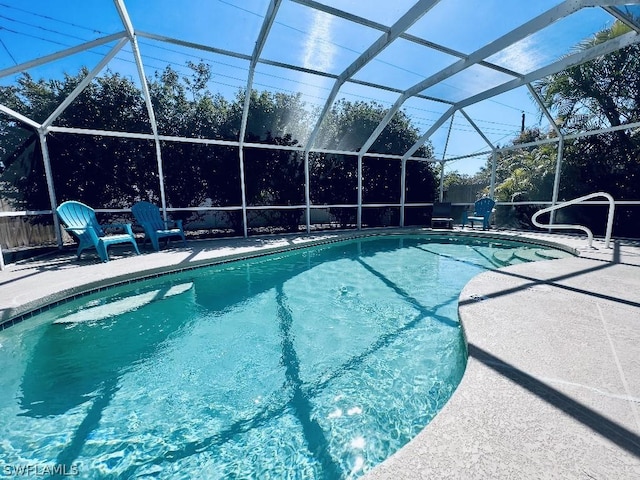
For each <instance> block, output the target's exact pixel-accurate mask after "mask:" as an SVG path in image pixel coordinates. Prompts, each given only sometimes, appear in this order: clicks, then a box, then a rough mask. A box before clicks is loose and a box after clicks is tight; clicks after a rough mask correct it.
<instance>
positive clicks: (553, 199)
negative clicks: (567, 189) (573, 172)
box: [549, 135, 564, 225]
mask: <svg viewBox="0 0 640 480" xmlns="http://www.w3.org/2000/svg"><path fill="white" fill-rule="evenodd" d="M563 155H564V137H563V136H562V135H560V140H559V141H558V158H557V159H556V173H555V177H554V179H553V194H552V195H551V206H554V205H555V204H556V203H558V194H559V192H560V172H561V169H562V157H563ZM555 213H556V212H555V210H552V211H551V212H550V213H549V215H550V218H549V225H553V222H554V220H555Z"/></svg>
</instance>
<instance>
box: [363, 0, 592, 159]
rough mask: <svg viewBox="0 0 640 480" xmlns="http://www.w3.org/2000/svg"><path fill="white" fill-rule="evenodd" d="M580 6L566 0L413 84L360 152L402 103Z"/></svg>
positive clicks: (374, 138) (367, 146)
mask: <svg viewBox="0 0 640 480" xmlns="http://www.w3.org/2000/svg"><path fill="white" fill-rule="evenodd" d="M583 4H584V2H582V1H578V0H566V1H565V2H563V3H561V4H560V5H557V6H555V7H553V8H551V9H549V10H547V11H546V12H544V13H542V14H541V15H538V16H537V17H536V18H534V19H532V20H530V21H528V22H527V23H525V24H523V25H521V26H520V27H518V28H516V29H515V30H512V31H511V32H509V33H507V34H506V35H503V36H502V37H500V38H498V39H496V40H494V41H493V42H491V43H489V44H487V45H485V46H484V47H482V48H480V49H478V50H476V51H475V52H473V53H472V54H470V55H468V56H467V57H465V58H462V59H460V60H458V61H457V62H455V63H453V64H452V65H449V66H448V67H446V68H443V69H442V70H440V71H439V72H437V73H435V74H433V75H431V76H430V77H427V78H425V79H424V80H422V81H420V82H418V83H416V84H415V85H413V86H412V87H411V88H409V89H407V90H406V91H405V92H403V94H402V95H401V96H400V98H398V100H396V102H395V103H394V104H393V106H392V107H391V109H390V110H389V111H388V112H387V114H386V115H385V117H384V118H383V119H382V121H381V122H380V124H379V125H378V126H377V127H376V129H375V130H374V131H373V133H372V134H371V136H370V137H369V138H368V139H367V141H366V142H365V143H364V145H363V147H362V148H361V149H360V151H361V152H362V151H365V152H366V151H367V150H369V148H371V145H373V142H375V140H376V138H378V136H380V134H381V133H382V131H383V130H384V128H385V127H386V126H387V124H388V123H389V122H390V121H391V118H392V117H393V116H394V115H395V114H396V112H397V111H398V110H399V109H400V107H401V106H402V105H403V104H404V102H405V101H406V100H407V99H409V98H411V97H413V96H415V95H417V94H418V93H420V92H422V91H423V90H426V89H427V88H429V87H432V86H433V85H436V84H437V83H440V82H442V81H443V80H446V79H447V78H449V77H451V76H452V75H455V74H456V73H459V72H461V71H463V70H465V69H467V68H469V67H471V66H473V65H476V64H479V63H480V62H482V61H484V59H485V58H487V57H489V56H491V55H493V54H495V53H498V52H499V51H501V50H504V49H505V48H506V47H508V46H509V45H511V44H513V43H514V42H517V41H518V40H522V39H523V38H526V37H528V36H529V35H531V34H533V33H535V32H536V31H538V30H540V29H541V28H544V27H546V26H548V25H551V24H552V23H554V22H556V21H558V20H560V19H561V18H563V17H566V16H568V15H571V14H572V13H574V12H576V11H577V10H579V9H580V8H582V6H583ZM521 78H523V77H522V76H520V77H518V78H516V79H515V80H520V79H521ZM462 106H465V105H462ZM462 106H459V108H461V107H462ZM427 139H428V137H427ZM425 141H426V140H425Z"/></svg>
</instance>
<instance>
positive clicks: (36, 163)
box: [0, 62, 434, 231]
mask: <svg viewBox="0 0 640 480" xmlns="http://www.w3.org/2000/svg"><path fill="white" fill-rule="evenodd" d="M188 67H189V68H190V70H191V72H190V74H189V75H186V76H181V75H180V74H178V73H177V72H176V71H175V70H173V69H172V68H170V67H167V68H166V69H165V70H164V71H162V72H156V74H155V75H154V76H153V77H152V78H151V80H150V82H149V85H148V86H149V92H150V99H151V103H152V106H153V110H154V116H155V120H156V125H157V128H158V133H159V134H160V135H164V136H181V137H187V138H193V139H201V138H206V139H216V140H231V141H237V140H238V138H239V136H240V126H241V119H242V112H243V109H244V103H245V101H244V100H245V94H246V92H244V91H238V92H237V94H236V96H235V97H234V98H233V99H230V100H229V99H226V98H224V97H222V96H220V95H218V94H213V93H211V91H210V90H209V82H210V80H211V78H212V72H211V68H210V66H209V65H207V64H205V63H202V62H200V63H189V64H188ZM87 74H88V71H87V70H86V69H82V70H81V71H80V72H78V74H77V75H66V76H65V77H64V78H63V79H62V80H49V81H46V80H38V81H35V80H34V79H33V78H31V77H30V76H29V75H28V74H24V75H22V76H21V77H20V79H19V81H18V82H17V84H16V85H13V86H10V87H0V102H2V103H3V104H4V105H7V106H9V107H10V108H12V109H14V110H16V111H18V112H20V113H22V114H23V115H25V116H27V117H30V118H33V119H35V120H37V121H39V122H42V121H44V120H46V119H47V118H48V117H49V116H50V115H51V113H52V112H54V111H55V109H56V108H57V107H58V106H59V105H60V104H61V103H62V102H63V101H64V99H66V98H67V96H68V95H69V94H70V93H71V92H72V91H73V90H74V88H75V87H76V86H77V85H78V84H79V83H80V82H81V81H82V79H83V78H85V76H86V75H87ZM250 94H251V101H250V103H249V112H248V113H249V115H248V122H247V128H246V132H245V137H244V141H245V142H248V143H249V144H250V143H264V144H271V145H280V146H285V147H300V146H301V145H304V144H305V143H306V141H307V139H308V137H309V133H310V128H311V126H312V125H313V124H314V122H315V120H314V118H315V117H314V115H315V114H316V112H314V111H313V110H312V109H310V108H309V107H308V106H307V105H306V104H305V103H304V102H303V101H302V98H301V95H300V94H284V93H273V92H257V91H252V92H251V93H250ZM385 113H386V110H385V109H384V108H383V107H381V106H380V105H378V104H376V103H374V102H371V103H365V102H354V103H351V102H347V101H340V102H338V103H337V104H336V105H335V106H334V108H333V109H332V111H331V112H330V114H329V115H328V118H327V121H326V122H325V128H324V129H323V133H322V134H321V141H323V142H326V143H327V144H328V145H330V146H331V148H337V149H346V150H355V149H358V148H360V147H361V146H362V144H363V143H364V142H365V140H366V139H367V138H368V137H369V135H370V134H371V132H372V131H373V129H374V128H375V127H376V126H377V125H378V123H379V122H380V120H381V119H382V118H383V117H384V115H385ZM54 124H55V125H59V126H67V127H79V128H87V129H96V130H105V131H120V132H134V133H145V134H151V133H152V131H153V130H152V124H151V121H150V118H149V114H148V111H147V105H146V103H145V101H144V98H143V95H142V92H141V90H140V88H139V86H138V85H136V84H135V83H134V82H133V81H132V80H131V79H129V78H127V77H122V76H121V75H119V74H117V73H112V72H110V71H107V72H106V73H105V74H104V75H102V76H100V77H97V78H95V79H93V81H92V82H90V84H89V85H88V86H87V87H86V88H85V89H84V91H83V92H82V93H81V94H80V95H79V96H78V97H77V98H76V99H75V100H74V101H73V102H72V103H71V104H70V105H69V106H68V107H67V108H66V109H65V110H64V111H63V113H62V114H61V115H60V117H59V118H57V119H56V120H55V122H54ZM417 139H418V132H417V130H416V129H415V128H413V127H412V126H411V124H410V121H409V119H408V117H407V116H406V115H405V114H404V113H403V112H399V113H398V114H396V115H395V116H394V118H393V119H392V121H391V122H390V123H389V125H388V127H387V128H386V129H385V130H384V131H383V132H382V134H381V135H380V137H379V138H378V139H377V140H376V142H375V143H374V145H373V148H372V151H375V152H377V153H398V152H404V151H406V150H408V149H409V148H410V147H411V146H412V145H413V144H414V143H415V142H416V141H417ZM47 144H48V148H49V153H50V158H51V166H52V172H53V182H54V188H55V192H56V196H57V200H58V202H62V201H64V200H69V199H75V200H80V201H82V202H85V203H87V204H89V205H92V206H96V207H103V208H104V207H107V208H127V207H129V206H131V204H132V203H134V202H135V201H137V200H142V199H144V200H149V201H152V202H155V203H159V201H160V185H159V178H158V173H157V172H158V163H157V158H156V146H155V144H154V142H153V141H152V140H141V139H125V138H120V137H112V136H100V135H95V136H92V135H80V134H67V133H55V132H54V133H49V134H48V135H47ZM160 152H161V158H162V160H161V161H162V165H161V166H162V170H163V176H164V179H165V193H166V198H167V202H168V204H169V206H175V207H197V206H204V205H211V206H240V205H241V203H242V198H241V177H240V163H239V153H238V149H237V147H233V146H229V147H227V146H220V145H209V144H203V143H196V142H193V143H191V142H187V143H185V142H173V141H162V142H161V145H160ZM419 154H422V155H424V156H428V154H429V151H428V149H427V148H424V147H423V148H422V149H421V150H420V151H419ZM0 155H1V156H0V160H1V161H2V162H3V167H2V168H3V169H4V173H2V177H1V178H0V185H2V188H3V192H2V197H3V198H5V199H10V201H11V202H13V204H14V207H16V206H18V205H20V207H21V208H31V207H30V206H33V205H38V206H39V208H47V206H48V192H47V188H46V183H45V182H44V171H43V162H42V154H41V152H40V145H39V141H38V136H37V135H36V134H34V132H33V131H31V130H30V129H29V128H24V127H23V126H21V125H20V124H19V123H18V122H16V121H15V120H12V119H10V118H9V119H8V121H7V122H2V124H1V125H0ZM310 157H311V160H310V170H311V172H312V178H313V180H312V186H311V189H312V192H314V190H315V193H314V198H313V201H314V202H319V203H323V202H325V203H356V201H357V179H356V169H355V164H356V160H355V157H343V156H339V155H333V154H327V155H325V154H311V156H310ZM243 159H244V166H245V177H244V185H245V191H246V200H247V204H248V205H268V204H278V205H301V204H304V157H303V155H302V154H301V153H300V152H294V151H290V150H289V151H287V150H272V149H257V148H252V147H251V146H250V145H245V147H244V155H243ZM409 163H412V162H409ZM414 163H415V162H414ZM411 168H412V169H414V170H416V171H415V172H414V173H415V175H411V176H409V179H408V182H407V191H408V192H412V194H413V195H414V196H415V197H416V198H430V199H431V198H433V184H434V182H433V174H432V171H431V167H430V166H429V165H427V164H421V165H418V166H412V167H411ZM0 172H1V171H0ZM363 172H364V185H363V193H364V197H365V199H366V201H370V202H392V203H397V202H399V198H400V161H398V160H388V159H384V158H370V157H367V158H366V160H365V164H364V167H363ZM300 214H301V212H300V210H297V209H296V210H273V211H271V212H268V213H266V214H264V215H265V216H266V222H267V223H269V224H271V225H277V226H280V227H282V228H285V229H290V230H295V229H297V228H298V223H299V221H300ZM384 214H385V212H378V213H376V214H375V215H374V217H375V216H378V217H381V216H383V215H384ZM185 215H187V214H184V215H182V216H183V217H184V216H185ZM178 216H180V214H179V215H178ZM229 220H230V221H231V222H232V224H233V226H234V228H235V229H236V230H237V231H240V230H241V228H242V225H241V223H240V216H238V215H237V214H233V215H231V214H230V216H229ZM257 220H262V221H265V218H263V219H256V221H257ZM342 220H344V221H345V222H346V221H347V220H345V219H342ZM342 220H341V221H342ZM366 220H367V221H368V222H369V223H371V224H375V223H377V222H379V218H373V217H371V218H368V219H366Z"/></svg>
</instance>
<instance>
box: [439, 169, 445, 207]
mask: <svg viewBox="0 0 640 480" xmlns="http://www.w3.org/2000/svg"><path fill="white" fill-rule="evenodd" d="M445 163H446V162H445V161H444V160H442V161H440V192H439V195H438V198H439V201H440V202H442V201H443V200H444V165H445Z"/></svg>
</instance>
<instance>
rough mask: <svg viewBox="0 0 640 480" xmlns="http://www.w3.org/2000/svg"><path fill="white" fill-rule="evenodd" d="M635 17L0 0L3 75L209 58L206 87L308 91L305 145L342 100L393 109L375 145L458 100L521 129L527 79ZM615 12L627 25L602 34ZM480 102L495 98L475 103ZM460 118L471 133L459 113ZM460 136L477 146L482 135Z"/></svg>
mask: <svg viewBox="0 0 640 480" xmlns="http://www.w3.org/2000/svg"><path fill="white" fill-rule="evenodd" d="M639 17H640V5H639V2H637V1H629V0H601V1H597V0H537V1H535V2H515V1H512V2H504V1H502V0H483V1H482V2H476V1H471V0H394V1H389V0H368V1H366V2H365V1H361V0H185V1H181V2H175V1H174V0H155V1H154V2H152V4H150V3H149V2H140V1H134V0H113V1H112V2H108V1H102V2H80V1H79V0H31V1H30V2H27V3H25V2H22V1H19V0H7V1H5V2H2V3H0V18H1V19H2V20H1V22H0V29H1V30H2V33H1V36H0V86H12V85H16V83H17V82H19V81H20V78H21V75H22V74H23V73H28V74H30V75H31V76H32V77H33V78H34V80H36V81H37V80H39V79H44V80H46V81H50V80H61V79H64V78H65V76H67V75H78V72H80V71H81V68H83V67H86V68H87V69H88V70H89V71H91V72H92V74H96V75H98V74H103V73H105V72H106V71H109V72H110V73H115V74H119V75H122V76H123V77H126V78H129V79H130V80H131V82H133V83H134V84H135V85H140V86H145V85H147V84H150V85H152V84H153V82H154V80H155V79H157V78H158V77H159V76H161V75H162V74H163V72H165V71H167V69H169V70H171V71H173V72H175V73H176V74H177V75H178V76H179V77H180V78H188V79H190V80H189V81H196V79H195V77H194V76H193V75H194V72H196V71H197V66H198V65H199V64H202V65H207V66H209V67H210V69H211V78H208V79H207V82H206V86H207V88H208V89H209V90H210V91H211V92H212V93H213V94H214V95H218V96H220V97H224V98H233V97H236V96H237V95H239V94H240V93H241V92H243V91H244V90H245V89H246V88H253V89H254V90H257V91H259V92H268V93H269V94H270V95H279V94H283V93H284V94H294V95H300V98H301V102H302V103H301V105H306V106H307V107H308V108H309V110H310V115H309V122H310V124H309V129H310V132H311V133H310V135H301V137H300V138H302V139H305V138H307V139H309V142H308V144H307V145H306V147H305V148H312V147H313V140H314V138H313V137H314V132H316V133H317V132H318V130H319V127H320V125H321V123H322V120H323V117H324V116H326V115H327V114H329V113H330V112H331V107H332V105H335V104H336V102H340V101H341V100H348V101H360V100H362V101H364V102H369V101H373V102H375V103H376V104H377V105H382V106H383V107H384V108H386V109H387V114H386V115H385V116H384V118H383V119H382V121H381V123H380V125H379V126H378V128H376V129H375V130H374V131H372V132H371V134H370V137H369V138H368V139H366V141H364V143H363V144H362V146H361V152H362V153H365V152H366V150H367V149H368V148H370V147H371V146H372V145H374V144H375V141H376V138H377V136H378V135H380V134H381V133H382V132H383V131H384V130H385V127H386V126H387V124H388V122H389V121H391V119H392V118H393V117H394V115H396V114H397V113H398V112H399V111H402V112H405V111H408V112H413V111H415V110H413V109H414V108H415V105H423V104H425V105H426V104H429V105H430V106H429V107H428V108H427V110H429V111H431V112H433V111H438V112H442V113H441V114H440V115H433V114H432V113H429V114H428V115H422V114H417V115H415V116H414V115H409V116H410V117H412V118H416V119H419V120H420V121H419V122H418V125H419V128H421V129H423V132H430V131H433V132H440V131H441V130H442V128H443V125H447V123H446V122H445V121H446V118H443V116H447V115H449V116H450V115H451V114H452V113H453V112H458V111H459V110H460V108H467V109H468V112H470V114H469V115H470V117H473V116H474V115H476V114H478V115H481V116H482V117H479V118H474V119H473V120H475V125H476V126H479V127H482V125H488V124H489V125H490V123H488V122H491V121H496V120H499V122H500V123H501V124H504V123H506V124H508V125H509V127H506V126H505V130H509V131H511V126H514V128H517V125H520V115H521V112H533V111H536V110H538V108H539V106H536V105H535V104H534V103H533V101H532V99H531V96H530V95H529V94H528V93H527V85H528V84H531V82H535V81H536V80H539V79H541V78H544V77H545V76H548V75H550V74H552V73H556V72H558V71H560V70H561V69H563V68H567V67H569V66H572V65H575V64H579V63H581V62H585V61H589V60H592V59H594V58H597V57H598V55H603V54H607V53H609V52H611V51H615V50H616V49H619V48H623V47H624V46H627V45H632V44H634V43H638V42H639V38H640V33H639V32H640V21H639V20H638V18H639ZM615 22H622V23H624V24H625V25H626V27H627V28H628V29H630V32H629V33H624V34H623V35H621V36H620V37H618V38H616V39H612V40H609V41H608V42H605V43H604V44H599V45H598V44H596V43H595V42H593V39H594V38H595V35H596V34H598V33H599V32H601V31H603V30H604V29H608V28H610V27H612V26H613V25H614V23H615ZM123 43H126V44H125V45H123ZM114 49H117V52H114ZM108 56H110V58H109V61H104V60H103V59H104V58H106V57H108ZM96 66H97V67H96ZM96 68H102V69H103V71H102V72H97V71H93V70H95V69H96ZM194 69H195V70H194ZM510 91H513V92H514V93H517V94H514V95H508V96H505V97H504V98H508V101H509V102H510V104H509V105H508V106H507V107H506V108H507V110H506V111H508V112H512V116H511V115H509V118H504V116H503V115H504V113H498V111H497V110H495V111H494V110H492V109H491V108H490V107H491V99H493V98H498V96H501V95H504V94H505V93H506V92H510ZM191 94H192V95H197V92H195V91H193V92H191ZM69 103H70V102H69ZM480 103H481V104H483V105H485V107H484V108H469V107H472V106H474V105H475V104H480ZM501 103H504V101H502V102H501ZM0 105H1V102H0ZM434 105H437V107H436V106H434ZM65 106H66V103H62V106H61V107H60V108H64V107H65ZM407 109H408V110H407ZM2 112H3V113H4V114H5V115H9V116H13V117H14V118H15V119H17V120H18V121H21V122H23V123H24V118H26V117H28V118H29V122H27V123H28V124H29V125H30V126H32V127H33V126H34V125H39V124H40V123H41V122H45V125H44V126H45V127H46V124H47V122H52V123H53V125H54V126H55V120H54V119H53V118H44V116H45V115H44V114H49V112H44V114H43V115H42V116H40V117H37V118H31V117H29V114H28V112H13V111H12V109H11V107H10V106H8V105H4V106H2ZM476 112H481V113H476ZM492 115H499V116H500V118H499V119H492V118H491V116H492ZM25 116H26V117H25ZM531 117H533V115H532V116H530V118H531ZM539 118H542V116H539ZM427 119H429V120H428V121H427ZM247 121H251V117H250V116H249V115H242V120H241V122H242V124H243V125H245V124H246V122H247ZM461 122H462V123H461ZM314 125H315V127H314ZM450 125H452V126H454V127H459V132H464V131H466V130H475V127H474V126H473V125H472V124H470V123H469V122H468V121H467V119H466V118H464V120H463V119H462V117H460V116H459V117H458V118H456V120H455V121H454V122H452V123H450ZM503 126H504V125H503ZM279 128H280V130H283V131H284V130H286V128H284V127H283V126H280V127H279ZM296 128H299V126H296ZM238 131H242V126H240V127H239V128H238ZM234 132H235V130H234ZM307 133H309V132H307ZM473 133H474V136H475V137H480V138H481V142H480V143H481V144H482V143H484V144H486V142H485V141H484V140H482V135H478V134H477V132H475V131H474V132H473ZM437 137H438V136H437V135H436V137H434V138H433V140H434V141H435V139H436V138H437ZM485 138H488V137H486V136H485ZM225 140H227V139H226V138H225ZM229 140H230V139H229ZM236 140H238V141H240V139H236ZM423 140H425V141H426V140H430V138H429V135H426V136H424V137H423ZM460 145H466V146H468V147H469V148H470V149H471V150H474V149H477V148H480V147H479V145H478V144H477V143H473V142H472V141H469V142H467V143H466V142H465V141H464V140H460ZM460 145H459V146H460ZM326 147H327V148H330V147H331V146H328V145H327V146H326ZM438 150H441V151H443V150H445V149H444V148H443V146H442V145H440V146H437V145H436V151H438ZM397 153H398V154H399V155H403V154H405V152H397Z"/></svg>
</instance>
